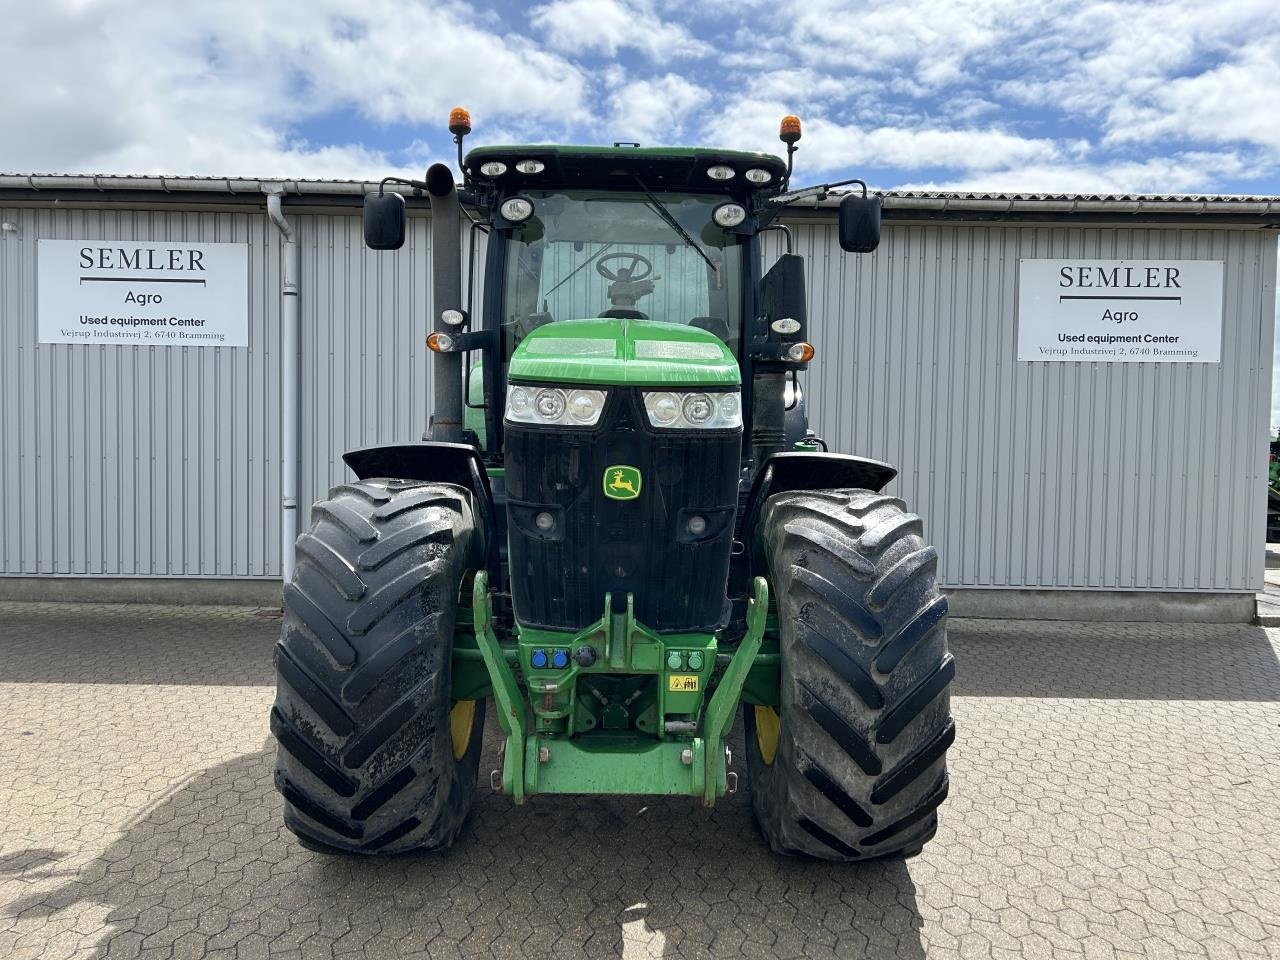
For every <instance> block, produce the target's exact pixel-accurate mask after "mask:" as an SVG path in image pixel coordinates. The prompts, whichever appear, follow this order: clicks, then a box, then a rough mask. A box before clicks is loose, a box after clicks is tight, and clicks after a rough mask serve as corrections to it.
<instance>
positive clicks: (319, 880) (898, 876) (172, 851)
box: [0, 726, 929, 960]
mask: <svg viewBox="0 0 1280 960" xmlns="http://www.w3.org/2000/svg"><path fill="white" fill-rule="evenodd" d="M741 737H742V734H741V728H740V726H739V728H738V729H737V730H736V731H735V738H734V739H735V740H736V743H734V744H733V746H734V753H735V755H736V756H739V757H741V756H743V752H742V743H741ZM497 744H498V736H497V732H496V731H495V730H493V729H490V730H489V731H488V733H487V736H486V742H485V755H484V757H483V761H482V764H483V765H482V768H481V770H482V772H481V778H480V779H481V781H482V782H483V781H485V780H487V772H488V770H489V769H491V768H492V767H493V766H495V765H496V762H497V757H496V748H497ZM273 762H274V747H273V745H272V744H271V743H267V744H265V745H264V748H263V749H262V750H261V751H260V752H257V753H251V754H246V755H243V756H240V757H237V758H236V759H234V760H231V761H229V762H227V763H223V764H221V765H219V766H215V767H211V768H209V769H207V770H204V771H202V772H200V773H199V774H197V775H196V776H194V777H192V778H191V779H190V780H188V781H186V782H185V783H183V784H181V785H180V786H179V787H177V788H176V789H175V790H174V791H173V792H172V793H171V794H170V795H168V796H167V797H166V798H165V799H163V800H162V801H161V802H159V803H157V804H155V805H154V806H153V807H151V808H150V809H148V810H147V811H146V812H145V813H143V814H142V815H141V816H140V817H139V818H138V819H136V820H135V821H133V822H132V823H131V824H130V825H129V826H128V827H127V828H126V829H125V830H124V831H123V832H122V833H121V835H120V836H119V838H118V839H117V840H115V842H113V843H112V844H111V845H110V846H109V847H108V848H107V849H105V850H104V851H102V853H101V854H100V855H98V856H97V857H96V858H95V859H93V860H92V861H91V862H89V863H87V864H84V865H83V866H81V867H79V869H75V870H58V869H56V867H55V864H56V861H57V859H58V857H59V854H58V853H55V852H53V851H44V850H32V851H0V864H4V865H5V867H7V868H8V869H9V870H10V871H11V872H13V873H14V874H15V875H17V876H18V877H20V878H21V879H22V880H24V881H25V882H24V883H23V884H22V887H21V889H22V891H23V895H22V896H20V897H19V898H17V899H16V900H13V901H11V902H9V903H7V904H4V903H0V930H4V929H6V926H8V928H9V929H10V930H11V931H12V932H16V933H17V935H18V936H19V937H20V938H22V939H20V940H18V941H17V942H18V943H20V944H21V945H23V946H27V945H30V944H32V943H33V940H32V939H31V938H32V937H34V938H35V940H34V942H35V943H39V942H40V940H41V938H43V937H45V936H48V937H52V936H54V935H56V933H57V932H58V931H60V930H65V929H68V927H74V928H75V929H81V930H83V929H85V928H84V926H83V923H84V921H83V920H80V921H79V923H80V926H78V927H75V926H74V925H75V924H76V923H77V914H83V913H91V914H92V915H93V916H94V917H95V918H96V917H102V916H103V914H104V910H103V908H105V920H103V921H102V924H101V928H100V934H99V937H98V939H97V941H96V946H95V952H94V953H93V956H96V957H107V956H110V957H112V958H115V957H132V956H140V955H152V954H153V953H161V954H164V955H168V953H169V951H170V950H173V951H175V952H176V953H178V954H182V955H186V953H187V952H188V951H190V952H193V953H201V952H202V951H208V952H213V951H215V950H229V951H230V952H231V953H232V955H242V956H250V955H252V956H257V955H260V954H265V953H266V952H267V951H268V950H270V951H278V950H286V949H291V950H295V951H296V950H298V949H299V948H300V949H301V951H302V953H303V954H306V955H311V953H312V952H317V953H321V954H324V955H328V954H330V953H331V952H332V953H341V952H345V951H348V950H353V951H356V952H361V951H363V955H365V956H370V957H382V956H389V957H392V956H400V955H414V956H420V957H431V956H464V957H466V956H477V957H479V956H484V957H490V956H494V955H499V956H511V957H539V958H540V957H553V956H554V957H612V956H622V957H673V958H675V957H689V958H693V957H698V958H703V957H707V958H710V957H740V956H745V957H756V956H758V957H762V958H763V957H778V956H784V957H787V956H795V957H801V956H804V957H830V958H835V957H851V956H858V957H872V958H875V957H885V958H888V957H893V958H907V960H910V958H920V957H923V956H924V950H923V948H922V945H921V940H920V928H921V926H922V920H921V917H920V913H919V911H918V909H917V906H916V886H915V883H914V882H913V880H912V873H913V872H915V873H918V872H919V871H920V869H921V867H920V865H925V869H924V872H925V874H926V875H928V868H927V860H928V857H929V853H928V850H926V852H925V854H924V855H923V856H922V857H921V858H919V859H917V860H913V861H910V862H909V863H907V864H903V863H902V862H884V863H872V864H828V863H820V862H816V861H811V860H796V859H789V858H782V857H778V856H775V855H774V854H772V853H770V852H769V850H768V848H767V847H766V846H765V844H764V841H763V840H762V839H761V837H760V835H759V833H758V831H757V830H756V827H755V824H754V821H753V819H752V816H751V803H750V797H749V794H748V792H747V790H748V788H747V787H745V786H744V789H743V790H742V791H740V792H739V794H738V795H736V796H733V797H729V798H727V799H726V800H725V801H724V802H723V803H721V804H720V805H718V806H717V807H716V808H715V809H714V810H711V811H707V810H704V809H703V808H701V807H700V806H698V805H697V804H696V803H695V802H693V801H684V800H682V799H670V798H659V799H653V798H620V799H600V798H572V797H559V798H557V797H543V798H534V799H533V800H532V801H531V802H530V803H529V804H527V805H525V806H523V807H515V806H514V805H512V804H511V802H510V801H509V800H508V799H507V798H505V797H503V796H499V795H496V794H493V793H490V792H489V791H488V790H487V789H482V788H478V789H479V793H478V796H477V800H476V804H475V807H474V809H473V812H472V815H471V818H470V820H469V821H468V824H467V826H466V827H465V828H464V830H463V834H462V836H461V837H460V839H459V841H458V842H457V843H456V844H455V846H454V847H453V848H452V849H451V850H449V851H447V852H445V853H442V854H422V855H416V854H409V855H404V856H400V857H394V858H388V859H363V858H355V857H324V856H319V855H316V854H313V853H310V852H308V851H306V850H303V849H302V848H301V847H300V846H298V844H297V843H296V842H295V841H294V839H293V837H292V835H291V834H289V833H288V832H287V831H286V830H285V829H284V828H283V826H281V821H280V814H281V810H280V800H279V798H278V796H277V795H276V793H275V790H274V788H273V787H272V780H271V778H272V766H273ZM739 762H740V761H739ZM81 862H83V861H81ZM2 936H3V934H0V937H2ZM0 946H2V944H0ZM0 952H3V950H0Z"/></svg>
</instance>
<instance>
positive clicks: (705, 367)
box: [508, 319, 741, 389]
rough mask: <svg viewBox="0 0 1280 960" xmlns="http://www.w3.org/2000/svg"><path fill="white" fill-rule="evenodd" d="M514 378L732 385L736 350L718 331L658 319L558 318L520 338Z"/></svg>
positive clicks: (642, 384) (512, 367)
mask: <svg viewBox="0 0 1280 960" xmlns="http://www.w3.org/2000/svg"><path fill="white" fill-rule="evenodd" d="M508 376H509V378H510V379H511V380H519V381H526V382H529V381H532V382H539V383H548V382H550V383H590V384H601V385H617V386H632V387H671V388H673V389H674V388H679V387H717V386H722V387H731V386H737V385H738V384H739V382H740V380H741V377H740V375H739V372H738V361H737V360H736V359H735V358H734V356H733V352H732V351H731V350H730V349H729V348H728V347H727V346H726V345H725V344H724V342H723V341H722V340H720V339H719V338H718V337H717V336H716V335H715V334H712V333H708V332H707V331H706V330H702V329H700V328H698V327H689V326H685V325H684V324H680V323H662V322H659V321H657V320H615V319H592V320H559V321H555V322H553V323H548V324H544V325H543V326H541V327H538V328H537V329H536V330H534V331H533V332H532V333H530V334H529V335H528V336H527V337H525V338H524V340H523V341H521V343H520V345H519V346H518V347H516V349H515V353H513V354H512V357H511V364H510V367H509V369H508Z"/></svg>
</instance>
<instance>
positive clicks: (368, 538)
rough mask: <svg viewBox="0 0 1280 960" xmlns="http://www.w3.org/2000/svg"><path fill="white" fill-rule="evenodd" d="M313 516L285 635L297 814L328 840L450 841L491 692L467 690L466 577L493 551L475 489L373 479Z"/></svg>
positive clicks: (281, 783) (281, 734)
mask: <svg viewBox="0 0 1280 960" xmlns="http://www.w3.org/2000/svg"><path fill="white" fill-rule="evenodd" d="M312 518H313V525H312V528H311V530H310V532H309V533H304V534H303V535H302V536H300V537H299V538H298V541H297V548H296V549H297V553H296V556H297V563H296V565H295V568H294V574H293V581H292V582H291V583H289V584H287V585H286V586H285V589H284V625H283V628H282V630H281V635H280V642H279V643H278V644H276V648H275V663H276V676H277V685H276V701H275V706H274V707H273V708H272V710H271V732H272V733H273V734H275V737H276V739H277V741H278V742H279V749H278V751H277V756H276V773H275V782H276V787H277V789H278V790H279V791H280V792H281V794H283V795H284V801H285V803H284V822H285V825H286V826H287V827H288V828H289V829H290V830H292V831H293V832H294V833H295V834H297V836H298V839H299V841H300V842H301V843H302V844H303V845H304V846H306V847H307V848H308V849H311V850H315V851H318V852H322V853H357V854H375V853H376V854H389V853H399V852H403V851H406V850H414V849H432V850H434V849H441V848H444V847H447V846H449V845H450V844H451V843H452V842H453V840H454V838H455V837H456V836H457V835H458V831H459V829H460V828H461V826H462V823H463V820H464V819H465V818H466V816H467V812H468V811H469V810H470V807H471V799H472V795H473V793H474V789H475V781H476V767H477V765H478V763H479V760H480V746H481V740H482V732H483V729H484V702H483V701H474V700H462V701H457V702H456V703H455V702H454V701H453V700H452V696H451V694H452V687H451V683H452V676H451V673H452V670H451V667H452V653H453V632H454V619H455V613H456V610H457V607H458V598H459V593H460V590H461V588H462V586H463V581H464V579H465V578H466V576H467V574H468V572H469V571H473V570H476V569H478V568H479V566H480V565H481V562H482V557H483V548H482V540H483V536H482V532H481V531H480V530H478V529H477V528H476V522H475V519H474V515H473V513H472V505H471V494H470V493H469V492H468V491H465V490H463V489H462V488H460V487H455V486H451V485H448V484H430V483H413V482H408V481H400V480H364V481H361V482H358V483H351V484H346V485H343V486H340V487H336V488H334V489H333V490H331V491H330V493H329V499H327V500H324V501H321V502H320V503H317V504H316V505H315V507H314V508H313V509H312Z"/></svg>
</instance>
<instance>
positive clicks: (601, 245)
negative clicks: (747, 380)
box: [502, 190, 743, 356]
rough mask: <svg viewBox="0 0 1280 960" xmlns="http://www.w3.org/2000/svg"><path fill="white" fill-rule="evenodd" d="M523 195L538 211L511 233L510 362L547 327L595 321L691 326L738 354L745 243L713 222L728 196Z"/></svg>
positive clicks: (506, 302) (505, 318)
mask: <svg viewBox="0 0 1280 960" xmlns="http://www.w3.org/2000/svg"><path fill="white" fill-rule="evenodd" d="M524 196H527V197H529V198H530V199H531V200H532V201H533V215H532V216H530V217H529V219H528V220H526V221H524V222H523V223H521V224H519V225H518V226H516V227H514V228H513V229H512V232H511V239H510V242H509V246H508V248H507V263H506V286H505V290H504V296H503V311H502V322H503V339H504V341H505V342H504V354H505V355H506V356H510V355H511V351H512V350H513V349H515V346H516V344H518V343H519V342H520V341H521V340H522V339H523V338H524V337H525V336H527V335H528V333H529V332H530V331H531V330H533V329H535V328H537V327H539V326H541V325H542V324H544V323H550V322H551V321H553V320H577V319H586V318H589V317H617V318H619V319H621V318H629V319H641V320H663V321H666V322H668V323H682V324H691V325H694V326H698V327H701V328H702V329H704V330H708V331H710V332H712V333H714V334H715V335H716V336H718V337H719V338H720V339H721V340H723V341H724V342H725V343H726V344H728V346H729V347H730V348H731V349H733V350H734V352H735V353H736V352H737V350H738V340H739V329H740V323H739V314H740V303H741V296H742V264H743V245H742V244H743V238H742V237H741V236H739V235H738V234H735V233H733V232H731V231H729V230H726V229H725V228H723V227H721V226H719V225H717V224H716V223H715V221H714V220H713V219H712V217H711V214H712V211H713V210H714V209H715V208H716V207H717V206H719V205H720V204H722V203H725V202H726V200H727V198H726V197H724V196H723V195H722V196H718V197H717V196H705V195H696V194H677V193H662V194H656V195H650V196H646V195H645V193H643V192H641V191H637V192H635V193H619V192H617V191H589V190H583V191H563V192H560V191H534V192H531V193H527V194H524ZM672 221H674V223H673V222H672ZM676 224H678V225H679V227H680V228H682V229H677V227H676ZM691 241H692V242H691Z"/></svg>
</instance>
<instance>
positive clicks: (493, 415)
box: [271, 109, 955, 860]
mask: <svg viewBox="0 0 1280 960" xmlns="http://www.w3.org/2000/svg"><path fill="white" fill-rule="evenodd" d="M450 131H451V132H452V133H453V135H454V140H455V142H456V143H457V145H458V163H459V165H460V167H461V169H462V174H463V185H462V189H461V191H460V192H459V191H458V190H457V189H456V185H455V182H454V175H453V173H452V172H451V170H450V169H449V168H448V167H447V166H446V165H443V164H437V165H435V166H433V167H432V168H431V169H430V170H428V171H427V175H426V179H425V181H421V182H419V181H408V180H402V179H398V178H387V180H386V181H384V183H383V186H382V187H381V188H380V190H379V192H378V193H377V194H371V195H370V196H369V197H368V198H367V199H366V203H365V210H364V225H365V239H366V242H367V244H368V245H369V246H370V247H373V248H375V249H394V248H397V247H400V246H401V245H402V244H403V242H404V238H405V224H406V207H405V201H404V199H403V197H402V196H401V195H400V194H398V193H395V192H392V191H389V190H386V189H385V187H386V184H388V183H403V184H406V185H407V186H409V187H411V188H413V190H414V191H416V192H418V193H420V194H425V195H427V196H428V197H429V199H430V205H431V256H432V286H433V300H432V304H433V306H432V309H433V312H434V318H433V323H432V327H433V331H432V332H431V334H430V336H429V337H428V338H427V340H428V346H429V347H430V348H431V350H432V351H433V354H432V362H433V369H434V398H433V404H432V409H431V411H430V414H431V418H430V426H429V435H428V436H429V439H424V440H423V441H422V442H417V443H406V444H397V445H390V446H382V447H375V448H369V449H363V450H356V451H353V452H351V453H348V454H346V455H345V456H344V460H345V462H346V464H347V466H348V467H349V468H350V469H351V470H352V471H353V473H354V474H355V476H356V477H358V478H359V479H357V480H356V481H354V482H351V483H344V484H342V485H340V486H337V487H335V488H334V489H333V490H332V491H330V493H329V496H328V498H327V499H325V500H323V501H321V502H319V503H317V504H316V505H315V506H314V507H313V509H312V514H311V516H312V526H311V529H310V531H309V532H307V533H304V534H302V535H301V536H300V537H299V538H298V541H297V548H296V567H295V571H294V575H293V577H292V580H291V582H290V583H288V584H286V586H285V590H284V625H283V630H282V635H281V639H280V642H279V644H278V645H277V646H276V648H275V663H276V667H277V672H278V687H277V695H276V701H275V706H274V708H273V709H272V712H271V728H272V731H273V732H274V734H275V736H276V738H277V740H278V741H279V753H278V760H277V765H276V785H277V787H278V788H279V790H280V792H281V793H282V794H283V795H284V800H285V806H284V818H285V823H286V824H287V826H288V827H289V829H291V830H292V831H293V832H294V833H295V834H297V836H298V838H299V839H300V840H301V842H302V843H303V844H304V845H306V846H307V847H309V848H311V849H314V850H317V851H322V852H326V853H350V854H389V853H397V852H402V851H406V850H415V849H429V850H434V849H441V848H444V847H447V846H449V845H450V844H451V843H452V842H453V841H454V839H455V838H456V837H457V836H458V833H459V831H460V830H461V828H462V825H463V822H464V821H465V819H466V817H467V814H468V811H469V810H470V807H471V804H472V799H473V796H474V791H475V787H476V780H477V774H478V770H477V767H478V765H479V763H480V756H481V740H482V733H483V727H484V722H485V704H486V701H487V700H488V698H490V697H491V698H492V702H493V703H494V705H495V709H496V713H497V717H496V720H497V723H498V724H499V726H500V727H501V728H502V732H503V734H504V735H505V738H504V740H503V745H502V748H501V751H500V754H499V756H500V761H499V762H500V769H496V770H493V771H492V772H491V773H489V777H488V780H489V784H490V785H491V786H492V788H493V789H495V790H500V791H502V792H503V793H505V794H507V795H508V796H510V797H511V798H512V799H513V800H514V801H515V802H516V803H522V802H524V801H525V800H526V799H527V798H529V797H532V796H534V795H538V794H596V795H605V794H615V795H681V796H688V797H692V798H699V799H700V800H701V801H702V802H703V803H704V804H706V805H708V806H710V805H712V804H714V803H716V802H717V801H718V800H719V799H720V798H722V797H723V796H725V795H726V794H727V793H732V792H734V791H735V790H736V788H737V786H738V773H739V770H741V769H742V767H743V766H745V770H746V773H747V776H748V777H749V780H750V790H751V798H752V803H753V805H754V811H755V815H756V818H757V820H758V822H759V825H760V828H761V831H762V833H763V835H764V837H765V839H766V840H767V841H768V843H769V845H770V846H771V847H772V848H773V849H774V850H775V851H777V852H778V853H783V854H800V855H808V856H811V857H817V858H821V859H826V860H866V859H874V858H882V857H902V856H910V855H913V854H915V853H917V852H919V850H920V849H921V847H922V846H923V844H924V843H925V842H926V841H928V840H929V839H930V838H931V837H932V836H933V835H934V833H935V831H936V829H937V809H938V806H939V805H940V804H941V803H942V801H943V799H944V798H945V797H946V794H947V773H946V765H945V754H946V751H947V748H948V747H949V746H950V745H951V742H952V741H953V739H954V737H955V726H954V724H953V723H952V720H951V715H950V706H949V687H950V683H951V679H952V676H953V675H954V672H955V668H954V665H953V661H952V658H951V656H950V655H949V653H948V652H947V641H946V614H947V601H946V599H945V598H944V597H943V596H942V595H941V594H940V593H939V591H938V589H937V586H936V583H935V574H936V567H937V559H938V557H937V553H936V552H935V550H934V549H933V548H932V547H931V546H928V545H927V544H926V543H925V542H924V540H923V539H922V526H921V521H920V518H919V517H918V516H915V515H913V514H911V513H908V512H906V510H905V508H904V504H903V503H902V501H901V500H899V499H897V498H896V497H893V496H889V495H886V494H884V493H882V492H881V490H882V489H883V488H884V487H885V485H886V484H888V483H889V482H890V481H891V480H892V479H893V477H894V476H895V474H896V470H895V468H894V467H892V466H889V465H888V464H885V463H881V462H878V461H875V460H869V459H863V458H859V457H854V456H847V455H841V454H834V453H829V452H827V451H826V445H825V444H824V443H823V442H822V441H821V439H820V438H818V437H816V436H815V435H814V434H813V432H812V431H810V430H809V429H808V427H807V423H806V421H805V415H804V403H803V399H802V396H801V391H800V387H799V383H798V379H797V374H798V373H800V372H802V371H804V370H805V369H806V367H807V365H808V364H809V362H810V361H811V359H812V357H813V354H814V349H813V347H812V346H811V345H810V344H809V342H808V340H807V336H806V334H807V327H808V324H807V314H806V300H805V290H804V265H803V260H802V259H801V258H800V257H799V256H797V255H795V254H793V253H786V254H784V255H782V256H781V257H779V258H778V259H777V261H776V263H774V264H773V265H772V266H771V267H770V269H769V270H768V272H767V273H764V274H763V276H762V275H761V269H762V263H761V261H762V249H761V235H762V234H763V233H764V232H765V231H769V230H777V231H782V232H783V233H785V234H786V236H785V239H786V241H787V247H788V249H789V248H790V245H791V244H790V234H789V232H787V230H786V227H785V226H782V225H779V224H777V223H776V222H775V220H776V217H777V215H778V214H779V212H780V211H782V210H783V209H784V208H785V206H786V204H788V203H790V202H793V201H795V200H797V199H800V198H802V197H809V198H812V197H815V196H825V195H827V193H828V191H830V190H831V189H832V188H833V187H837V186H844V185H846V184H858V185H859V186H861V189H860V190H855V191H851V192H850V193H848V194H847V195H846V196H845V197H844V198H843V199H842V201H841V203H840V208H839V224H838V232H839V241H840V245H841V247H842V248H843V249H844V250H846V251H850V252H862V253H865V252H869V251H871V250H874V249H875V247H876V246H877V244H878V243H879V235H880V201H879V198H877V197H875V196H868V194H867V190H866V186H865V184H861V182H860V181H845V182H844V183H840V184H826V185H823V186H821V187H814V188H809V189H807V190H795V191H793V190H791V189H790V175H791V169H792V159H793V154H794V151H795V149H796V141H798V140H799V139H800V124H799V121H798V120H796V118H794V117H788V118H786V119H785V120H784V121H783V126H782V132H781V139H782V140H783V142H784V143H786V145H787V152H786V159H785V160H784V159H780V158H779V157H776V156H772V155H768V154H759V153H744V152H737V151H729V150H714V149H702V148H696V149H677V148H660V149H641V148H640V147H639V146H638V145H635V144H615V145H614V146H613V147H570V146H522V147H484V148H480V149H475V150H472V151H471V152H470V153H469V154H468V155H467V156H466V157H465V159H464V158H463V156H462V153H463V149H462V141H463V137H464V136H466V134H467V133H469V132H470V118H469V116H467V115H466V113H465V111H463V110H461V109H458V110H455V111H454V113H453V114H452V115H451V117H450ZM463 214H465V216H466V218H467V220H468V221H470V222H469V223H464V221H463V218H462V217H463ZM464 226H465V227H466V232H464V229H463V227H464ZM481 241H482V242H483V243H484V251H483V256H481V255H480V251H479V249H478V247H479V242H481ZM466 243H469V244H470V247H471V257H470V260H469V262H470V263H471V264H475V263H478V262H482V263H483V268H482V269H483V274H482V279H483V284H482V286H481V291H482V292H481V294H480V295H479V297H478V303H472V302H471V288H472V287H473V286H476V285H478V284H476V283H473V282H468V283H467V284H466V288H467V289H466V298H465V299H464V296H463V290H464V284H463V276H462V252H463V248H464V245H465V244H466ZM474 279H475V280H479V279H481V278H479V277H477V278H474ZM473 308H474V312H473ZM464 361H465V362H464ZM464 381H465V383H466V389H465V390H464ZM867 413H868V412H864V415H866V414H867ZM739 704H741V705H742V706H743V717H744V725H745V753H746V756H745V763H744V761H743V760H742V759H738V764H739V766H738V768H737V769H735V767H734V761H735V759H737V758H735V757H733V756H732V754H731V751H730V750H729V749H728V747H727V745H726V737H727V735H728V733H729V731H730V728H731V726H732V725H733V722H734V719H735V717H736V716H737V714H738V708H739Z"/></svg>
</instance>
